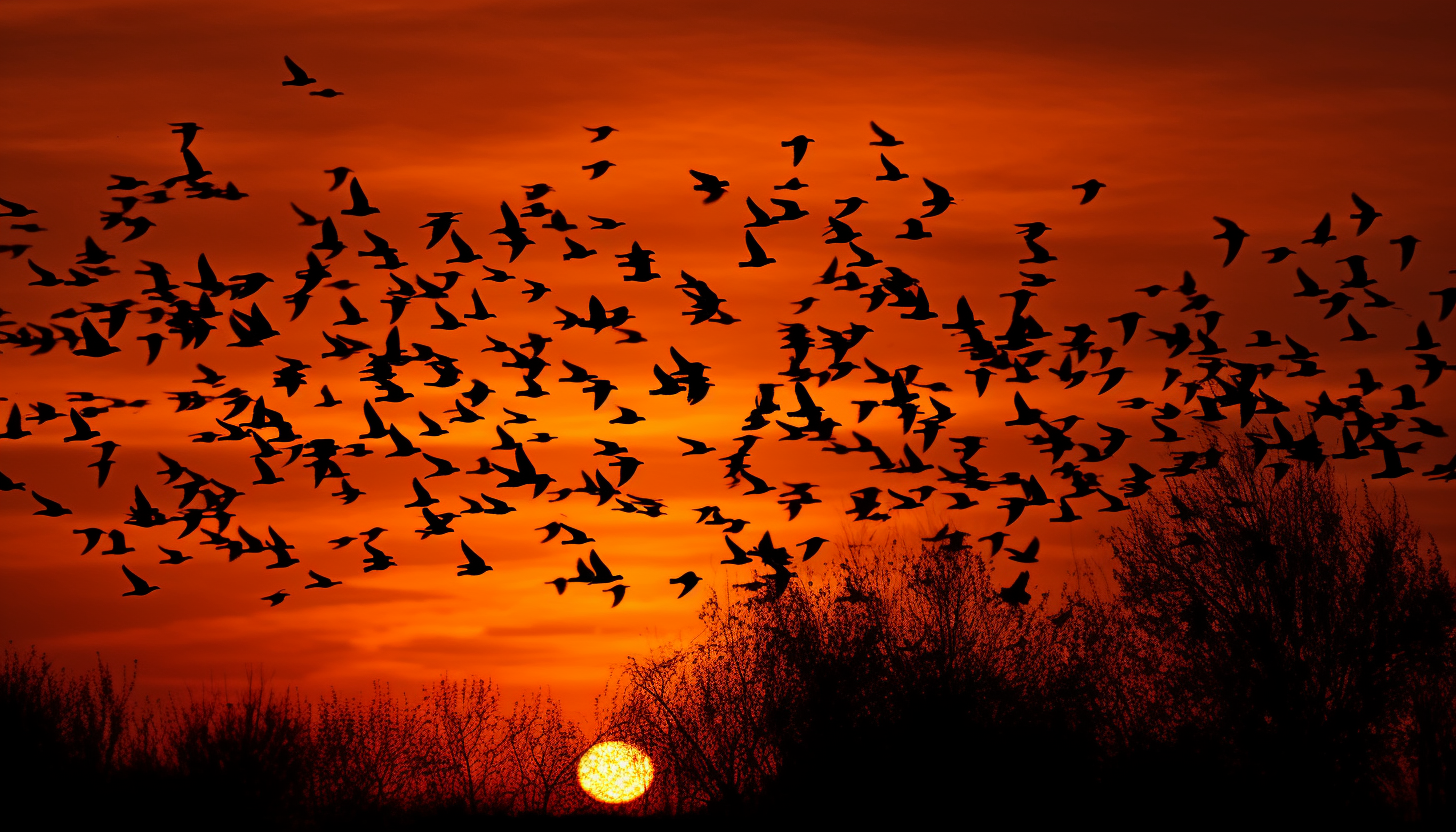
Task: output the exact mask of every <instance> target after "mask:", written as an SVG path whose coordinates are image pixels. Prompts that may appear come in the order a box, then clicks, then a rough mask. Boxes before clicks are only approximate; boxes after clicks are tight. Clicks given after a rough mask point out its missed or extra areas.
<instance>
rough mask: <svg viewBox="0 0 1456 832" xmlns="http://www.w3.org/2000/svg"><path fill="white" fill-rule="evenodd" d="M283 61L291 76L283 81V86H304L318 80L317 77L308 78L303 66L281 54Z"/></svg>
mask: <svg viewBox="0 0 1456 832" xmlns="http://www.w3.org/2000/svg"><path fill="white" fill-rule="evenodd" d="M283 63H284V64H285V65H286V66H287V67H288V72H289V74H290V75H292V76H293V77H292V78H289V79H288V80H287V81H284V82H283V86H285V87H306V86H308V85H309V84H312V83H314V82H316V81H317V80H318V79H317V78H310V77H309V75H308V73H307V72H304V71H303V68H302V67H300V66H299V65H298V64H296V63H294V62H293V59H292V58H290V57H288V56H287V55H284V56H283Z"/></svg>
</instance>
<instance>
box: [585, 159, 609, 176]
mask: <svg viewBox="0 0 1456 832" xmlns="http://www.w3.org/2000/svg"><path fill="white" fill-rule="evenodd" d="M616 166H617V163H616V162H608V161H607V160H606V159H603V160H601V161H600V162H592V163H591V164H590V165H582V166H581V169H582V170H589V171H591V176H590V177H589V178H590V179H600V178H601V177H602V174H604V173H606V172H607V168H614V167H616Z"/></svg>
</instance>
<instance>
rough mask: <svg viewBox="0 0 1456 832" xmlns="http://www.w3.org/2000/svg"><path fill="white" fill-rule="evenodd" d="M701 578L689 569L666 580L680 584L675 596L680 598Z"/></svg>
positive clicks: (690, 590)
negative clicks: (680, 588)
mask: <svg viewBox="0 0 1456 832" xmlns="http://www.w3.org/2000/svg"><path fill="white" fill-rule="evenodd" d="M702 580H703V579H702V578H699V577H698V575H697V573H696V572H693V571H692V570H691V569H690V570H688V571H686V572H684V573H682V574H681V575H679V576H677V577H676V578H668V579H667V582H668V583H670V584H681V585H682V592H679V593H678V594H677V597H679V598H681V597H683V596H684V595H687V594H688V593H689V592H692V591H693V587H695V586H697V585H698V583H699V582H700V581H702ZM613 606H616V605H615V604H614V605H613Z"/></svg>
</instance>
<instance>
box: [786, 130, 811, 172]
mask: <svg viewBox="0 0 1456 832" xmlns="http://www.w3.org/2000/svg"><path fill="white" fill-rule="evenodd" d="M812 141H814V140H813V139H811V138H809V137H808V136H805V135H803V134H800V135H798V136H795V137H793V138H792V139H789V140H788V141H786V142H780V143H779V144H780V146H782V147H792V148H793V149H794V167H798V166H799V163H800V162H802V161H804V152H805V151H807V150H808V149H809V143H810V142H812Z"/></svg>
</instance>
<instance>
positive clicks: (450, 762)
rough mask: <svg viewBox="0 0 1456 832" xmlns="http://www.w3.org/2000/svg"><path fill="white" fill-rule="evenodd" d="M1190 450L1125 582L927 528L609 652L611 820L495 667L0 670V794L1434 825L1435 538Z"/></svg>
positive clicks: (560, 736)
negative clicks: (408, 678)
mask: <svg viewBox="0 0 1456 832" xmlns="http://www.w3.org/2000/svg"><path fill="white" fill-rule="evenodd" d="M1210 441H1213V442H1218V443H1220V448H1221V450H1222V451H1223V452H1224V457H1223V464H1222V465H1221V466H1218V467H1215V468H1212V469H1210V470H1204V471H1199V472H1197V473H1195V474H1193V475H1190V476H1187V477H1180V478H1176V479H1169V480H1168V483H1167V488H1166V489H1164V490H1162V491H1160V492H1157V493H1155V494H1153V495H1150V496H1149V497H1147V498H1145V499H1143V500H1142V501H1140V502H1139V503H1138V504H1137V505H1136V506H1134V508H1133V509H1132V511H1131V512H1130V513H1129V514H1128V515H1127V516H1126V522H1125V523H1124V524H1123V525H1122V527H1121V528H1120V529H1118V530H1117V531H1116V532H1114V533H1113V535H1112V536H1111V538H1110V541H1109V542H1110V544H1111V547H1112V551H1113V554H1114V557H1115V559H1116V564H1117V570H1116V573H1115V587H1113V588H1111V589H1109V590H1105V591H1101V592H1097V591H1093V590H1091V589H1089V590H1086V591H1070V592H1067V593H1065V597H1064V598H1063V599H1062V600H1061V601H1059V602H1057V604H1055V606H1056V607H1057V609H1051V608H1049V606H1048V604H1049V600H1048V597H1047V596H1042V597H1041V598H1039V599H1033V602H1032V603H1031V604H1028V605H1025V606H1013V605H1011V604H1008V603H1006V602H1005V601H1003V600H1002V598H1001V596H1000V593H999V592H998V590H999V589H1000V588H1001V587H1002V586H1004V585H1006V584H1009V583H1011V580H1012V578H1013V577H1014V576H1015V573H1016V572H1019V571H1020V567H1019V565H1017V568H1016V569H1013V570H1010V572H1009V574H1008V573H1007V572H1005V571H1003V570H1001V569H999V568H997V567H996V566H995V565H994V564H988V563H987V561H986V560H985V559H984V558H983V557H981V556H980V555H979V554H977V553H976V552H974V551H971V550H968V549H957V548H954V547H952V546H948V545H927V544H924V543H921V542H920V541H918V540H916V541H913V542H903V541H902V542H896V541H890V542H880V543H873V544H872V543H862V544H859V545H849V546H847V547H846V548H847V555H846V557H845V558H844V560H843V561H842V563H840V564H838V565H836V568H835V569H834V570H832V571H833V572H834V573H835V574H834V577H833V579H832V580H831V581H829V582H827V583H826V582H825V581H823V580H820V581H818V582H817V584H816V583H806V582H801V581H794V582H791V583H790V584H789V585H788V587H787V589H785V590H784V591H783V592H782V594H780V595H778V596H776V597H775V596H773V594H772V593H773V592H774V589H773V587H772V586H767V587H765V588H764V589H762V590H760V591H759V592H758V593H757V594H754V595H749V596H747V597H746V598H744V599H740V600H738V601H735V602H732V603H728V602H725V601H723V600H720V599H719V598H717V597H713V598H710V599H709V601H708V602H707V604H706V605H705V606H704V610H703V613H702V618H703V622H704V628H703V631H702V632H701V633H700V634H699V636H697V637H696V638H695V639H694V640H693V641H692V642H691V643H688V644H685V645H681V646H679V647H676V648H672V649H664V650H662V651H660V652H659V653H657V654H655V655H652V656H649V657H646V658H643V659H633V660H629V661H628V663H627V664H626V666H625V667H624V668H623V670H622V672H621V673H620V674H619V677H618V679H617V686H616V689H615V696H614V698H613V699H612V700H611V702H610V707H609V708H608V710H607V712H606V713H605V715H604V716H603V717H602V718H601V726H600V728H599V729H597V731H595V732H594V733H595V734H596V735H597V736H602V737H615V738H622V739H628V740H630V741H632V742H634V743H636V744H638V745H640V746H641V747H642V748H644V749H646V750H647V751H648V752H649V754H651V756H652V758H653V760H654V764H655V766H656V768H657V779H656V781H655V782H654V785H653V787H652V789H651V790H649V792H648V794H647V796H646V798H644V799H643V800H641V801H639V802H638V803H637V804H634V805H631V806H628V807H623V808H621V809H616V810H607V809H603V808H601V807H598V806H595V805H593V804H591V802H590V801H589V800H588V799H587V798H586V797H585V795H583V794H582V792H581V791H580V789H579V787H578V786H577V785H576V783H575V777H574V766H575V762H576V760H577V758H578V757H579V755H580V754H581V753H582V752H583V751H584V750H585V749H586V748H587V747H588V746H589V745H590V744H591V742H592V739H591V738H589V737H588V736H587V734H586V732H584V731H583V729H581V728H580V727H578V726H577V725H575V724H574V723H572V722H571V721H570V720H568V719H566V718H565V717H564V716H563V714H562V713H561V711H560V709H559V707H558V706H557V705H556V703H554V702H552V701H550V700H549V699H543V698H541V697H539V696H537V697H526V698H523V699H521V700H519V701H517V702H516V703H515V704H514V705H513V706H512V707H511V708H510V710H509V712H506V711H505V710H504V709H502V707H501V703H500V701H499V692H498V690H497V689H495V688H494V687H493V686H492V685H490V684H489V683H488V682H484V681H480V680H469V681H465V682H451V681H442V682H441V683H440V684H439V685H437V686H434V687H432V688H428V689H426V690H425V691H423V693H422V695H421V696H420V697H418V698H417V699H411V698H409V697H405V696H399V695H394V694H392V693H391V692H390V691H389V690H388V689H386V688H380V689H378V690H376V692H375V695H374V696H373V697H372V698H366V699H348V698H339V697H333V698H326V699H322V700H319V701H317V702H311V703H310V702H305V701H303V700H301V699H299V698H298V697H297V696H294V695H291V694H289V693H286V692H283V693H279V692H276V691H271V690H269V689H268V687H267V686H266V685H263V684H259V683H256V682H254V681H252V680H249V681H248V683H247V684H245V685H244V687H243V688H242V689H240V690H231V691H230V690H227V689H225V688H212V689H206V690H204V691H202V692H200V693H198V694H196V695H189V696H188V697H187V698H186V699H185V700H170V701H167V702H163V703H142V704H141V705H138V704H137V703H136V702H134V701H133V697H132V695H131V691H132V682H133V678H134V677H133V675H132V674H130V673H123V674H122V675H121V676H120V678H118V677H116V676H115V675H114V674H113V673H112V672H111V671H110V669H109V668H108V667H107V666H106V665H105V664H101V663H98V666H97V668H96V669H95V670H93V671H91V672H90V673H84V674H67V673H65V672H62V671H59V670H57V669H56V668H53V667H52V666H50V665H49V664H48V663H47V662H46V660H45V658H44V657H42V656H39V655H37V654H35V653H33V652H32V653H30V654H28V655H27V654H22V653H18V652H15V651H7V652H6V654H5V661H4V666H3V671H0V782H3V784H4V786H3V793H4V798H5V800H6V801H7V803H8V804H9V805H12V806H15V805H46V806H49V807H50V808H51V811H52V813H53V816H54V817H55V818H56V819H57V820H76V821H80V820H95V819H115V818H118V817H125V816H128V815H137V814H138V813H140V814H141V815H145V816H146V817H147V818H149V819H152V820H153V821H154V822H156V823H160V824H161V825H163V826H168V825H177V824H180V823H182V822H186V821H191V820H196V819H197V818H200V817H206V818H208V819H209V821H208V825H213V826H224V827H228V826H256V825H257V824H260V823H267V824H270V825H273V826H280V827H335V826H337V827H348V828H351V829H358V828H361V827H378V826H391V827H397V828H430V829H439V828H456V827H460V828H464V827H466V826H472V827H474V826H475V825H477V824H478V823H479V822H480V820H479V819H480V818H481V817H482V816H489V817H490V818H491V819H492V822H493V823H496V824H497V825H499V824H501V823H507V824H508V825H522V824H524V825H537V824H542V823H548V822H550V823H568V824H574V823H582V822H590V823H592V824H593V825H599V824H602V823H614V822H616V823H620V822H625V821H629V820H632V821H634V822H636V823H641V822H643V821H645V820H647V819H646V818H643V817H642V816H643V815H654V816H656V821H655V822H657V823H671V822H674V819H675V820H677V821H687V822H690V823H694V824H700V823H702V822H704V821H706V820H713V819H718V820H731V821H757V820H763V819H769V818H773V819H796V818H797V819H800V820H802V821H803V822H814V821H819V822H824V821H830V820H834V819H839V820H842V821H846V822H851V821H861V822H862V821H867V820H873V819H875V818H877V817H878V818H891V819H899V820H902V821H903V820H908V819H911V818H914V817H915V816H917V815H924V816H926V817H930V816H944V815H946V814H947V813H957V814H958V816H961V817H964V818H965V819H967V820H968V821H970V822H974V821H978V820H979V821H983V822H984V821H991V822H1001V821H1008V820H1009V821H1014V822H1018V823H1023V822H1029V821H1043V822H1045V821H1055V820H1071V819H1075V818H1085V817H1088V816H1094V817H1119V818H1124V819H1129V820H1140V821H1144V822H1153V821H1167V820H1169V819H1181V820H1180V822H1186V821H1187V820H1189V819H1193V820H1197V821H1205V822H1206V821H1209V820H1214V819H1226V820H1230V821H1239V822H1247V821H1248V820H1250V819H1258V820H1259V821H1261V822H1269V821H1273V820H1277V819H1281V818H1287V819H1289V820H1290V821H1291V822H1299V823H1300V824H1301V825H1307V824H1309V823H1311V822H1316V821H1320V820H1324V821H1344V822H1350V821H1351V820H1357V819H1363V820H1367V821H1377V822H1392V821H1422V822H1427V823H1440V822H1445V821H1449V819H1450V818H1451V815H1452V805H1451V800H1452V795H1453V793H1456V593H1453V588H1452V585H1451V582H1450V579H1449V578H1448V576H1447V574H1446V572H1445V571H1444V570H1443V569H1442V567H1441V565H1440V559H1439V556H1438V554H1437V552H1436V551H1435V546H1434V543H1433V542H1427V541H1423V539H1422V536H1421V534H1420V532H1419V530H1418V529H1417V528H1416V527H1415V525H1414V524H1413V522H1412V521H1411V519H1410V517H1409V516H1408V514H1407V513H1406V511H1405V509H1404V507H1403V505H1402V504H1401V503H1400V502H1399V500H1398V499H1397V498H1392V499H1391V500H1390V501H1389V502H1387V503H1378V502H1376V501H1374V500H1372V499H1371V498H1370V496H1369V495H1368V494H1365V493H1362V494H1359V495H1358V496H1352V495H1351V494H1350V493H1348V492H1347V491H1346V489H1345V488H1344V487H1343V486H1342V485H1340V484H1339V483H1337V481H1336V480H1335V479H1334V478H1333V475H1332V473H1331V472H1330V470H1329V469H1328V467H1324V468H1314V467H1311V466H1307V465H1302V464H1301V465H1295V466H1293V467H1292V468H1290V469H1289V470H1288V473H1287V475H1285V476H1283V477H1282V478H1277V477H1275V476H1274V475H1273V473H1272V472H1271V471H1270V470H1269V469H1268V467H1267V466H1264V467H1260V463H1259V461H1257V460H1255V458H1254V457H1253V454H1252V453H1251V452H1250V451H1249V450H1248V449H1247V448H1241V447H1236V446H1233V445H1230V444H1227V443H1226V442H1224V441H1223V440H1221V439H1219V438H1218V436H1217V435H1216V434H1211V435H1210ZM1423 548H1424V550H1423ZM583 813H587V814H588V815H589V817H581V815H582V814H583ZM561 815H569V816H570V815H575V816H578V817H576V818H575V819H574V820H573V818H571V817H567V818H564V819H563V818H560V817H559V816H561ZM554 816H555V817H557V819H556V820H555V821H552V820H551V818H552V817H554ZM214 819H215V820H214ZM634 819H635V820H634Z"/></svg>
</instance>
